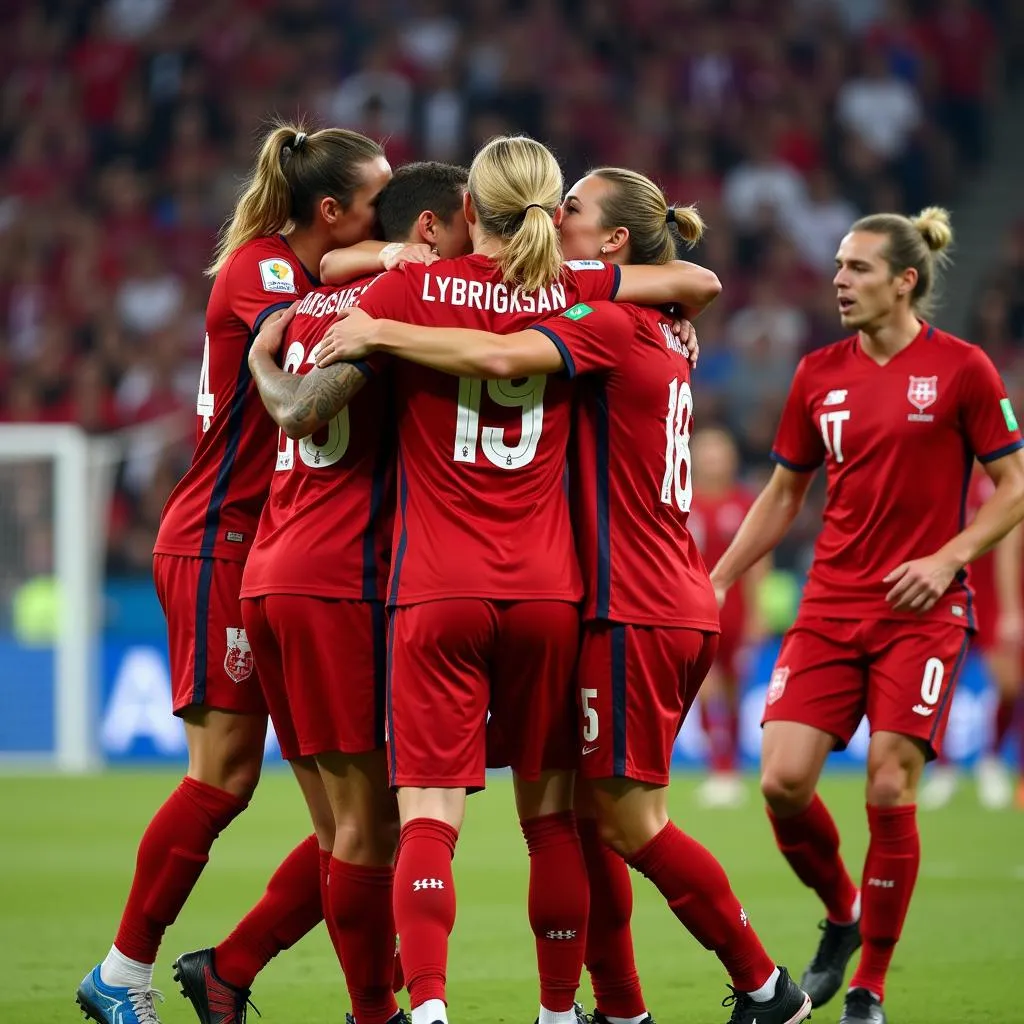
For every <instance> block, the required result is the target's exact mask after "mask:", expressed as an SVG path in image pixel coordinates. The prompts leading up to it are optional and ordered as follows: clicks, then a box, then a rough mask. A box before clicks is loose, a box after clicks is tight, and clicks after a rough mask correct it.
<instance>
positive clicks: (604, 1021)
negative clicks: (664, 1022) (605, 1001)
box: [577, 1004, 654, 1024]
mask: <svg viewBox="0 0 1024 1024" xmlns="http://www.w3.org/2000/svg"><path fill="white" fill-rule="evenodd" d="M577 1005H579V1004H577ZM577 1019H578V1018H577ZM586 1020H587V1024H608V1018H607V1017H606V1016H605V1015H604V1014H603V1013H602V1012H601V1011H600V1010H595V1011H594V1012H593V1013H592V1014H590V1015H589V1016H588V1017H587V1018H586ZM640 1024H654V1018H653V1017H652V1016H651V1015H650V1014H647V1016H646V1017H644V1019H643V1020H642V1021H640Z"/></svg>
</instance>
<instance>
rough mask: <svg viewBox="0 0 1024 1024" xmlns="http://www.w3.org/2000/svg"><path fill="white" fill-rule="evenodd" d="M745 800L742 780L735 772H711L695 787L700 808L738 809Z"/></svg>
mask: <svg viewBox="0 0 1024 1024" xmlns="http://www.w3.org/2000/svg"><path fill="white" fill-rule="evenodd" d="M746 800H747V791H746V789H745V787H744V785H743V780H742V779H741V778H740V776H739V775H738V774H737V773H736V772H713V773H712V774H711V775H709V776H708V777H707V778H706V779H705V780H704V781H703V782H702V783H701V784H700V785H699V786H698V787H697V802H698V803H699V804H700V805H701V807H708V808H733V807H740V806H742V805H743V804H744V803H746Z"/></svg>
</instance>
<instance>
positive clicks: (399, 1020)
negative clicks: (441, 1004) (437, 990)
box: [345, 1010, 440, 1024]
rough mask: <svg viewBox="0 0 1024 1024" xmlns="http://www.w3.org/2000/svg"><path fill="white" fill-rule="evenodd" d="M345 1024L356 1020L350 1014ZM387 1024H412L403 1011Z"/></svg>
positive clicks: (346, 1016)
mask: <svg viewBox="0 0 1024 1024" xmlns="http://www.w3.org/2000/svg"><path fill="white" fill-rule="evenodd" d="M345 1024H356V1019H355V1017H353V1016H352V1014H351V1013H346V1014H345ZM388 1024H412V1021H411V1020H410V1019H409V1015H408V1014H407V1013H406V1012H405V1010H399V1011H398V1013H396V1014H395V1015H394V1017H392V1018H391V1019H390V1020H389V1021H388ZM437 1024H440V1021H438V1022H437Z"/></svg>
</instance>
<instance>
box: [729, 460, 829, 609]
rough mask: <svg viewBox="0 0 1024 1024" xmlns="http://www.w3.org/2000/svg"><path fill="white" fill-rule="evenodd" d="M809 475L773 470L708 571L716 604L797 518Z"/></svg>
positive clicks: (789, 470) (808, 473)
mask: <svg viewBox="0 0 1024 1024" xmlns="http://www.w3.org/2000/svg"><path fill="white" fill-rule="evenodd" d="M813 476H814V473H813V471H812V472H801V471H798V470H795V469H790V468H788V467H787V466H783V465H776V467H775V471H774V472H773V473H772V475H771V478H770V479H769V480H768V483H767V484H766V485H765V488H764V490H763V491H761V493H760V494H759V495H758V496H757V500H756V501H755V502H754V504H753V505H752V506H751V507H750V511H749V512H748V513H747V514H746V516H745V517H744V519H743V522H742V523H740V528H739V529H738V530H737V531H736V536H735V537H733V539H732V543H731V544H730V545H729V547H728V548H727V549H726V552H725V554H724V555H722V557H721V558H720V559H719V560H718V563H717V564H716V565H715V567H714V568H713V569H712V570H711V582H712V584H713V586H714V588H715V594H716V596H717V597H718V601H719V604H721V603H722V601H724V600H725V595H726V592H727V591H728V590H729V588H730V587H731V586H732V585H733V584H734V583H735V582H736V581H737V580H738V579H740V578H741V577H742V576H745V575H746V573H747V572H749V571H750V570H751V569H752V568H753V567H754V566H755V565H757V564H758V563H760V562H762V561H763V559H764V558H765V556H766V555H767V554H768V553H769V552H770V551H772V550H774V549H775V547H776V546H777V545H778V543H779V541H781V540H782V538H783V537H784V536H785V535H786V531H787V530H788V529H789V527H790V526H791V525H792V523H793V520H794V519H796V517H797V513H798V512H799V511H800V508H801V506H802V505H803V503H804V498H805V497H806V496H807V488H808V487H809V486H810V483H811V478H812V477H813Z"/></svg>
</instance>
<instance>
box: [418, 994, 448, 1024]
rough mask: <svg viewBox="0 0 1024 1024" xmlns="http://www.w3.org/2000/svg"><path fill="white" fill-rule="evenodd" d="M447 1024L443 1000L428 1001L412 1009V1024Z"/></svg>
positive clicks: (446, 1008)
mask: <svg viewBox="0 0 1024 1024" xmlns="http://www.w3.org/2000/svg"><path fill="white" fill-rule="evenodd" d="M435 1021H440V1022H441V1024H448V1007H447V1006H445V1005H444V1000H443V999H428V1000H427V1001H426V1002H423V1003H420V1005H419V1006H414V1007H413V1008H412V1024H434V1022H435Z"/></svg>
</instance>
